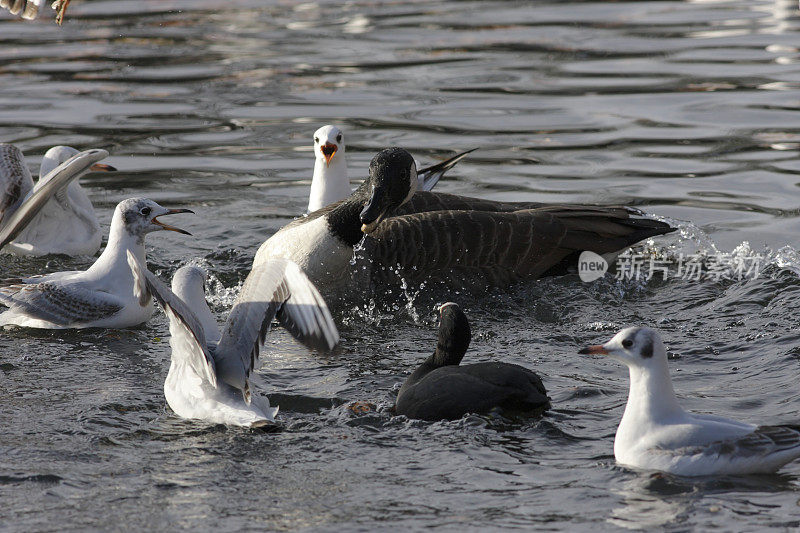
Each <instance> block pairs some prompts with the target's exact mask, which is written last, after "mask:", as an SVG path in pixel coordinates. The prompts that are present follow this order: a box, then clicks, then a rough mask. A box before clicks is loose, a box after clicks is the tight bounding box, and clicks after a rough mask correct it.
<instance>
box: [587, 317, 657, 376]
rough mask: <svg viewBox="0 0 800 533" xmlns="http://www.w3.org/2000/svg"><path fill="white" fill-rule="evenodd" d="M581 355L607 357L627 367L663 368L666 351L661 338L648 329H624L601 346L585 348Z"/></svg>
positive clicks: (654, 331)
mask: <svg viewBox="0 0 800 533" xmlns="http://www.w3.org/2000/svg"><path fill="white" fill-rule="evenodd" d="M580 353H582V354H599V355H608V356H610V357H612V358H614V359H616V360H617V361H619V362H621V363H625V364H626V365H627V366H629V367H637V368H644V369H655V368H659V369H660V368H665V367H666V365H665V363H666V361H667V350H666V348H665V347H664V343H663V342H662V341H661V336H660V335H659V334H658V332H657V331H656V330H654V329H650V328H640V327H633V328H626V329H623V330H622V331H620V332H619V333H617V334H616V335H614V337H613V338H612V339H611V340H610V341H608V342H607V343H605V344H603V345H595V346H587V347H586V348H584V349H582V350H581V351H580Z"/></svg>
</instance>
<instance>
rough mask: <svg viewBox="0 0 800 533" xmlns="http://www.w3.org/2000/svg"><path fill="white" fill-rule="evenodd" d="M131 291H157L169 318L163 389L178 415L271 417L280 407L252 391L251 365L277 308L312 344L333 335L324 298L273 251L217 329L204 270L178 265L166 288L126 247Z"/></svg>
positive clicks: (248, 421)
mask: <svg viewBox="0 0 800 533" xmlns="http://www.w3.org/2000/svg"><path fill="white" fill-rule="evenodd" d="M128 261H129V264H130V267H131V269H132V270H133V274H134V278H135V279H136V283H135V284H134V287H136V289H137V293H136V294H137V296H140V295H143V297H145V298H148V299H149V298H150V294H152V295H153V296H155V298H156V300H158V302H159V304H161V306H162V307H163V308H164V312H165V313H166V315H167V317H168V318H169V330H170V334H171V338H170V341H169V343H170V347H171V348H172V356H171V363H170V367H169V373H168V374H167V379H166V380H165V381H164V396H165V397H166V399H167V403H168V404H169V406H170V407H171V408H172V410H173V411H174V412H175V414H177V415H178V416H180V417H182V418H193V419H200V420H206V421H208V422H214V423H220V424H230V425H236V426H248V427H258V426H263V425H268V424H269V423H270V422H274V420H275V415H276V414H277V412H278V408H277V407H275V408H273V407H270V404H269V399H267V398H266V397H262V396H259V395H258V394H251V391H250V373H251V372H252V370H253V367H254V365H255V362H256V360H258V355H259V353H260V349H261V344H263V342H264V338H265V337H266V335H267V333H268V332H269V327H270V324H271V322H272V319H273V318H275V315H276V313H279V316H280V319H281V322H282V323H283V324H284V325H286V326H287V329H288V330H289V332H290V333H291V334H292V335H294V337H295V338H297V339H298V340H300V341H301V342H303V343H304V344H305V345H306V346H308V347H309V348H312V349H319V350H331V349H333V348H334V347H335V346H336V344H337V343H338V342H339V333H338V331H337V330H336V326H335V325H334V324H333V319H332V318H331V316H330V313H329V311H328V308H327V306H326V305H325V301H324V300H323V299H322V297H321V296H320V295H319V293H318V292H317V290H316V289H315V288H314V285H313V284H312V283H311V282H310V281H309V280H308V278H306V276H305V275H304V274H303V272H302V271H301V270H300V269H299V268H298V267H297V265H295V264H293V263H291V262H290V261H286V260H284V259H277V260H275V261H271V262H269V263H266V264H264V265H261V266H260V267H258V268H257V269H254V270H253V272H251V275H250V276H248V278H247V282H246V283H245V284H244V286H243V287H242V290H241V292H240V293H239V295H238V297H237V298H236V303H234V305H233V308H232V309H231V312H230V314H229V316H228V320H227V322H226V323H225V328H224V330H223V331H222V332H220V330H219V327H218V326H217V321H216V320H215V319H214V316H213V315H212V314H211V310H210V309H209V308H208V304H207V303H206V299H205V290H204V287H205V272H203V271H202V270H201V269H199V268H197V267H193V266H185V267H182V268H180V269H178V271H177V272H175V275H174V276H173V278H172V290H170V289H169V288H168V287H166V286H165V285H164V284H163V283H161V282H160V281H159V280H158V278H156V277H155V276H154V275H153V274H152V273H150V272H149V271H148V270H147V267H146V266H145V265H144V264H142V263H141V262H140V261H139V259H138V258H137V257H136V256H134V254H132V253H131V252H130V251H129V252H128Z"/></svg>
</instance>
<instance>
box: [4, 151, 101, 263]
mask: <svg viewBox="0 0 800 533" xmlns="http://www.w3.org/2000/svg"><path fill="white" fill-rule="evenodd" d="M106 157H108V152H106V151H105V150H101V149H93V150H87V151H85V152H81V153H79V154H76V155H75V156H73V157H71V158H70V159H68V160H67V161H65V162H64V163H62V164H60V165H59V166H57V167H56V168H54V169H53V170H52V171H51V172H50V173H48V174H47V175H46V176H44V177H42V178H41V180H40V184H39V185H38V186H37V187H36V190H35V191H34V192H33V194H31V195H30V196H28V197H27V198H25V200H24V202H22V205H20V206H19V208H18V209H17V210H16V211H14V212H13V213H12V214H11V216H10V217H8V219H7V220H6V219H4V220H3V224H2V227H0V248H2V247H3V246H5V245H6V244H8V243H9V242H11V241H12V240H14V237H16V236H17V235H19V233H20V232H21V231H22V230H23V229H25V226H27V225H28V223H30V221H31V220H33V218H34V217H35V216H36V215H37V214H39V212H40V211H41V210H42V208H43V207H44V206H45V205H46V204H47V202H48V201H49V200H50V198H52V197H53V196H54V195H56V194H58V193H59V191H61V190H62V189H64V188H65V187H66V186H67V185H69V183H70V182H71V181H72V180H74V179H75V178H77V177H78V176H80V175H81V174H83V173H84V172H86V171H87V170H89V168H90V167H91V166H92V165H93V164H94V163H96V162H98V161H100V160H101V159H105V158H106ZM28 175H29V176H30V172H29V173H28Z"/></svg>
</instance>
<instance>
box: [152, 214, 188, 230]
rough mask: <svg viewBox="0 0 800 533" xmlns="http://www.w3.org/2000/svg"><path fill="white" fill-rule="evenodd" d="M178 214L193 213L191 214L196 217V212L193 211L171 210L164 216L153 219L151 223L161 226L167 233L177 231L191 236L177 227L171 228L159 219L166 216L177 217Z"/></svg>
mask: <svg viewBox="0 0 800 533" xmlns="http://www.w3.org/2000/svg"><path fill="white" fill-rule="evenodd" d="M178 213H191V214H193V215H194V211H192V210H191V209H170V210H169V211H167V212H166V213H164V214H163V215H158V216H156V217H153V218H152V219H151V220H150V222H152V223H153V224H155V225H157V226H161V227H162V228H164V229H165V230H167V231H177V232H178V233H183V234H184V235H191V233H189V232H188V231H186V230H185V229H181V228H176V227H175V226H170V225H167V224H164V223H163V222H161V221H160V220H158V217H163V216H166V215H177V214H178Z"/></svg>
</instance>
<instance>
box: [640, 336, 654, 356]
mask: <svg viewBox="0 0 800 533" xmlns="http://www.w3.org/2000/svg"><path fill="white" fill-rule="evenodd" d="M642 357H644V358H645V359H649V358H651V357H653V339H647V343H646V344H645V345H644V346H642Z"/></svg>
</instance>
